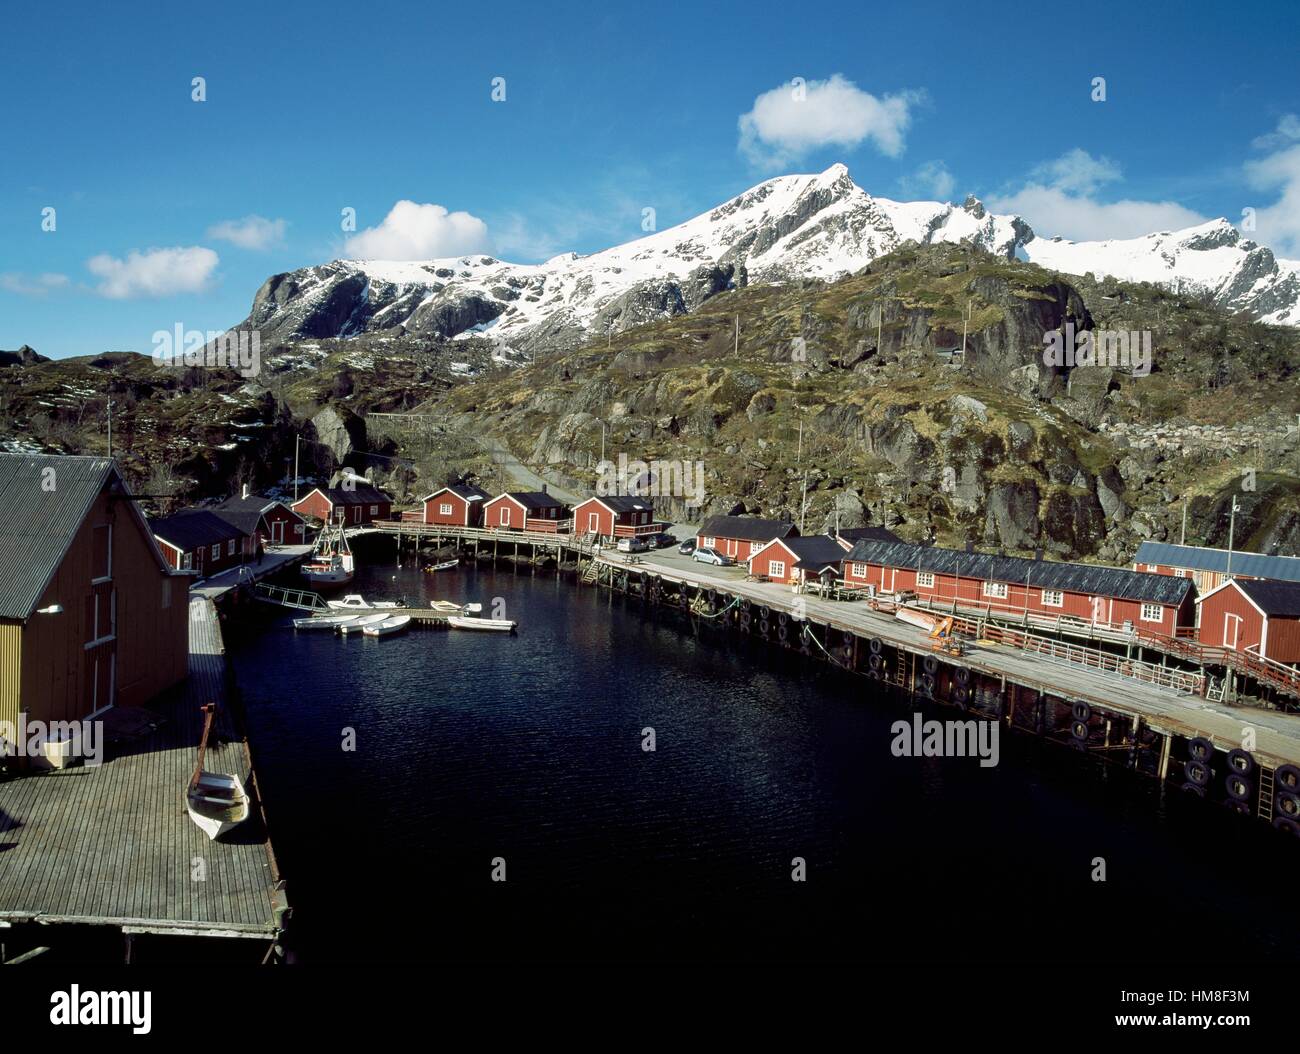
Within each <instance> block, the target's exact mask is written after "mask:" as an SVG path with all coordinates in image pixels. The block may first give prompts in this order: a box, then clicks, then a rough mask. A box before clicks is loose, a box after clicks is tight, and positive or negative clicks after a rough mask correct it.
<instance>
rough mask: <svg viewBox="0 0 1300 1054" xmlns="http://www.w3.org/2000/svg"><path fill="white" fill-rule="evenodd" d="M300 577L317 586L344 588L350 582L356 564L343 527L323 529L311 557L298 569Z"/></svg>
mask: <svg viewBox="0 0 1300 1054" xmlns="http://www.w3.org/2000/svg"><path fill="white" fill-rule="evenodd" d="M300 570H301V572H302V576H303V577H304V578H306V579H307V580H308V581H309V582H312V583H314V584H315V585H318V586H344V585H347V584H348V583H349V582H351V581H352V576H353V574H354V573H355V571H356V564H355V561H354V560H353V558H352V549H351V547H350V546H349V545H348V537H347V535H346V534H344V533H343V525H342V524H341V523H339V524H335V526H334V529H333V530H331V529H330V528H329V527H323V528H322V529H321V532H320V535H319V536H318V537H317V538H316V546H315V548H314V549H312V553H311V557H310V558H309V559H308V560H307V561H306V562H305V563H304V564H303V565H302V567H301V568H300Z"/></svg>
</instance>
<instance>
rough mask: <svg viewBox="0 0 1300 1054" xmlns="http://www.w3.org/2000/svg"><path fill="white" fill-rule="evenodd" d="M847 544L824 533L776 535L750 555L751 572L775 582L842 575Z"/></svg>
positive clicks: (821, 578)
mask: <svg viewBox="0 0 1300 1054" xmlns="http://www.w3.org/2000/svg"><path fill="white" fill-rule="evenodd" d="M843 560H844V546H843V545H842V544H841V543H840V542H838V541H837V540H836V539H834V538H831V537H829V536H827V535H824V534H810V535H807V536H806V537H800V536H798V535H796V536H793V537H788V538H773V539H772V540H771V541H770V542H768V543H767V544H766V545H764V546H763V547H762V548H759V549H755V550H754V552H753V555H752V556H750V558H749V573H750V574H752V575H765V576H766V577H767V578H770V579H771V580H772V581H773V582H781V583H783V584H785V585H792V584H794V583H796V582H807V581H814V580H817V581H827V580H829V579H835V578H839V577H840V575H841V573H842V572H841V569H840V565H841V563H842V562H843Z"/></svg>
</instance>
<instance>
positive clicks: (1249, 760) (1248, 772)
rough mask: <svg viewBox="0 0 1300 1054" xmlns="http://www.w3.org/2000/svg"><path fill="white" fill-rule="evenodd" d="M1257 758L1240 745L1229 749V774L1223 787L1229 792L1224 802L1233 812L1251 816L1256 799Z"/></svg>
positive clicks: (1225, 777) (1224, 779)
mask: <svg viewBox="0 0 1300 1054" xmlns="http://www.w3.org/2000/svg"><path fill="white" fill-rule="evenodd" d="M1254 776H1255V759H1254V758H1253V757H1251V756H1250V753H1249V752H1248V751H1245V750H1242V749H1241V748H1240V747H1238V748H1237V749H1236V750H1230V751H1228V774H1227V775H1226V776H1224V778H1223V789H1224V790H1225V791H1227V792H1228V796H1227V798H1225V799H1224V802H1223V804H1224V805H1226V806H1227V807H1228V808H1229V809H1231V810H1232V811H1233V812H1239V813H1241V815H1242V816H1249V815H1250V814H1251V812H1252V811H1253V810H1252V809H1251V802H1253V801H1254V799H1255V780H1254Z"/></svg>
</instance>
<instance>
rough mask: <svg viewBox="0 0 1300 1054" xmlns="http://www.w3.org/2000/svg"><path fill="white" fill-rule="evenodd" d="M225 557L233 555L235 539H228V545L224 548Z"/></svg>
mask: <svg viewBox="0 0 1300 1054" xmlns="http://www.w3.org/2000/svg"><path fill="white" fill-rule="evenodd" d="M226 555H227V556H234V555H235V539H233V538H231V539H230V542H229V544H228V545H227V546H226Z"/></svg>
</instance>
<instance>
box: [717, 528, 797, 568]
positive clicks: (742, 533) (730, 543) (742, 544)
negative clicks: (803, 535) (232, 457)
mask: <svg viewBox="0 0 1300 1054" xmlns="http://www.w3.org/2000/svg"><path fill="white" fill-rule="evenodd" d="M798 535H799V528H798V527H796V526H795V525H794V524H793V523H787V522H786V521H784V520H764V519H762V518H760V517H758V516H714V517H712V518H711V519H708V520H706V521H705V522H704V526H703V527H701V528H700V529H699V531H698V532H696V535H695V539H696V544H697V545H698V546H699V547H700V548H702V549H713V550H716V551H717V552H719V553H721V554H722V555H723V556H730V557H731V558H732V559H733V560H735V561H736V563H738V564H741V563H745V562H747V561H748V560H749V558H750V556H752V555H753V554H754V553H756V552H757V551H758V550H759V549H761V548H763V546H765V545H767V543H768V542H770V541H772V539H774V538H792V537H798Z"/></svg>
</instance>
